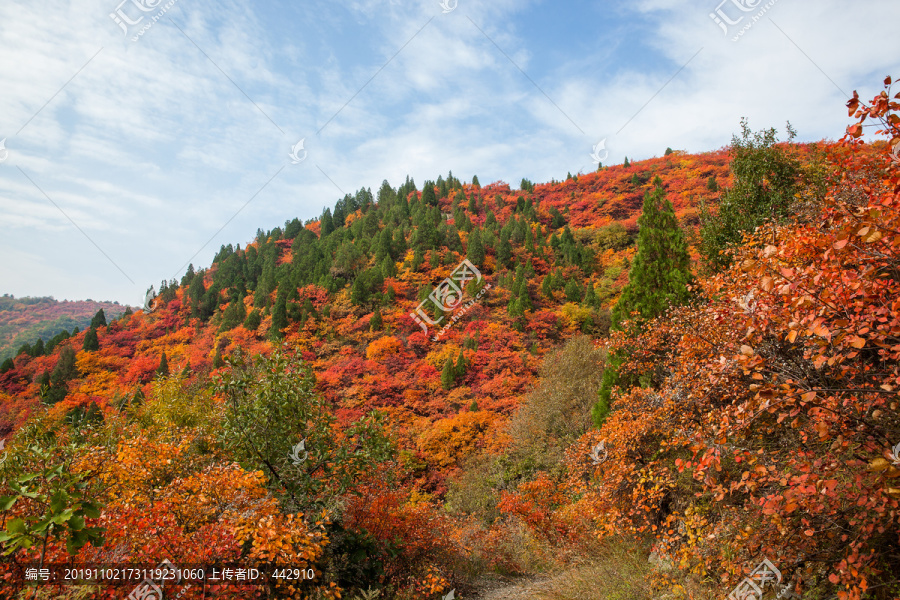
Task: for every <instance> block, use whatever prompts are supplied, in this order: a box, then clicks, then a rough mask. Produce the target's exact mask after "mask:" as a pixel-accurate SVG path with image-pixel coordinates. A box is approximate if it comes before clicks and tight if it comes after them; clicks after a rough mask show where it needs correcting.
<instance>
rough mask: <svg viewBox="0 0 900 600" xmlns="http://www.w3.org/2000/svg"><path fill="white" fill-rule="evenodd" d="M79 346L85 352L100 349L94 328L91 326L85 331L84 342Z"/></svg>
mask: <svg viewBox="0 0 900 600" xmlns="http://www.w3.org/2000/svg"><path fill="white" fill-rule="evenodd" d="M81 347H82V349H83V350H85V351H87V352H93V351H94V350H99V349H100V340H99V339H98V338H97V330H96V329H94V328H93V327H91V328H90V329H88V330H87V333H85V334H84V343H83V344H82V346H81Z"/></svg>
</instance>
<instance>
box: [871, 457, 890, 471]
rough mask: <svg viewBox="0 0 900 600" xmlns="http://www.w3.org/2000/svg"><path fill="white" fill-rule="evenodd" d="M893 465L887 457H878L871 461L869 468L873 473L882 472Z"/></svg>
mask: <svg viewBox="0 0 900 600" xmlns="http://www.w3.org/2000/svg"><path fill="white" fill-rule="evenodd" d="M890 466H891V463H889V462H888V461H887V459H885V458H881V457H878V458H876V459H874V460H873V461H871V462H870V463H869V466H868V467H867V469H868V470H869V471H871V472H872V473H880V472H881V471H884V470H886V469H887V468H888V467H890Z"/></svg>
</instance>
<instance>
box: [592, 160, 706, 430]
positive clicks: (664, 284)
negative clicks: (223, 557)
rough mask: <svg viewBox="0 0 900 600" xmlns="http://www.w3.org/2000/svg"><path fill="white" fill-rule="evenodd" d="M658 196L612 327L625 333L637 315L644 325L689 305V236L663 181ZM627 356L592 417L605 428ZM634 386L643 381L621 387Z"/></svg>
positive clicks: (614, 363)
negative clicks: (624, 323)
mask: <svg viewBox="0 0 900 600" xmlns="http://www.w3.org/2000/svg"><path fill="white" fill-rule="evenodd" d="M653 184H654V189H653V192H652V193H649V192H647V193H645V194H644V210H643V213H642V214H641V216H640V218H639V219H638V226H639V227H640V230H639V232H638V241H637V253H636V254H635V257H634V261H633V262H632V265H631V270H630V271H629V273H628V285H626V286H625V289H624V290H622V295H621V296H620V297H619V301H618V302H617V303H616V306H615V308H614V309H613V313H612V327H613V328H616V329H618V328H620V327H621V325H622V321H623V320H625V319H628V318H630V313H632V312H637V313H639V314H638V318H637V321H638V323H639V324H640V323H642V322H646V321H649V320H650V319H653V318H654V317H656V316H658V315H660V314H662V313H663V312H664V311H665V310H666V309H667V308H668V307H669V306H671V305H675V304H680V303H682V302H685V301H686V300H687V298H688V291H687V284H688V281H689V280H690V259H689V257H688V253H687V246H686V245H685V242H684V234H683V233H682V231H681V229H680V228H679V226H678V221H677V220H676V218H675V210H674V209H673V208H672V203H671V202H669V201H668V199H667V198H666V195H665V191H664V190H663V187H662V180H661V179H660V178H659V177H657V178H656V179H655V180H654V181H653ZM626 358H627V357H626V356H625V355H623V354H622V353H619V352H616V353H614V354H613V355H611V356H610V358H609V364H608V365H607V367H606V370H605V371H604V372H603V379H602V381H601V382H600V390H599V392H598V396H599V397H598V401H597V403H596V404H595V405H594V407H593V409H592V411H591V415H592V417H593V420H594V423H595V424H596V425H597V426H598V427H599V426H600V425H602V424H603V421H604V420H605V419H606V416H607V415H608V414H609V409H610V406H611V405H612V390H613V388H614V387H616V386H617V385H619V384H620V381H619V369H620V367H621V366H622V364H623V363H624V362H625V360H626ZM621 383H622V384H623V385H634V384H637V383H638V380H637V379H634V380H629V381H627V382H621Z"/></svg>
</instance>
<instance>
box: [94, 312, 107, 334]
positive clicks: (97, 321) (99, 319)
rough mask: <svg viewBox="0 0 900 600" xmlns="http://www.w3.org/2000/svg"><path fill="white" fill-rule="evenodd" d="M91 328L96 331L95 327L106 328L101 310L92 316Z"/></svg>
mask: <svg viewBox="0 0 900 600" xmlns="http://www.w3.org/2000/svg"><path fill="white" fill-rule="evenodd" d="M91 327H93V328H94V329H96V328H97V327H106V315H105V314H104V313H103V309H102V308H101V309H100V310H98V311H97V314H95V315H94V318H93V319H91Z"/></svg>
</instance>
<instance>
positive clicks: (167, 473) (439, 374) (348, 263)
mask: <svg viewBox="0 0 900 600" xmlns="http://www.w3.org/2000/svg"><path fill="white" fill-rule="evenodd" d="M886 88H887V90H888V91H889V89H890V81H888V82H886ZM898 96H900V95H898ZM885 97H887V96H885ZM895 104H896V103H895ZM873 105H875V106H876V107H879V108H877V109H871V110H870V109H869V107H868V106H866V105H856V106H851V109H852V110H854V111H855V110H857V109H860V110H866V111H869V112H867V113H866V115H867V116H869V117H872V118H873V119H874V118H882V117H883V118H884V119H885V121H884V122H886V123H887V125H885V127H887V128H888V129H889V130H890V135H891V136H893V138H895V139H900V125H898V124H900V118H896V117H895V116H894V115H893V114H891V113H892V112H893V111H896V110H900V105H897V106H892V107H889V106H888V105H887V104H885V103H879V102H878V99H877V98H876V101H875V102H873ZM878 111H880V112H878ZM855 116H856V118H857V119H859V118H860V116H861V113H856V114H855ZM848 131H849V133H848V136H847V138H846V139H845V140H844V141H842V142H841V143H826V142H822V143H820V144H808V145H799V144H792V143H779V142H777V140H775V137H774V131H772V130H768V131H764V132H758V133H755V134H754V133H752V132H749V131H748V130H746V129H745V131H744V134H743V138H738V137H735V139H734V140H733V143H732V145H731V146H730V147H729V148H728V149H723V150H719V151H715V152H710V153H705V154H686V153H682V152H672V153H669V154H667V155H665V156H663V157H660V158H654V159H650V160H645V161H636V162H632V163H629V164H626V165H616V166H604V167H601V168H600V169H598V171H596V172H593V173H588V174H584V175H579V176H578V177H577V178H576V177H569V178H567V179H566V180H565V181H560V182H557V181H553V182H550V183H543V184H540V183H539V184H533V183H531V182H529V181H527V180H523V181H522V182H521V183H520V185H519V186H518V189H513V188H511V186H509V185H508V184H506V183H503V182H495V183H491V184H488V185H483V186H482V185H481V184H480V183H479V182H478V179H477V177H473V179H472V181H471V182H463V181H461V180H460V179H458V178H456V177H455V176H454V175H453V174H452V173H448V175H447V176H446V178H445V177H444V176H440V177H438V178H437V180H435V181H426V182H423V183H422V185H421V189H419V186H417V185H416V184H415V182H413V181H412V180H410V179H409V178H407V180H406V181H405V182H404V183H403V184H401V185H400V186H399V187H397V188H395V187H392V185H391V184H389V183H388V182H387V181H385V182H384V183H383V184H382V185H381V186H380V187H379V188H378V190H377V191H376V192H375V193H373V192H372V191H371V190H369V189H362V190H360V191H358V192H357V193H356V194H354V195H347V196H345V197H344V198H342V199H341V200H339V201H338V202H337V203H336V204H335V205H334V207H333V208H329V209H326V210H325V211H324V213H323V214H322V215H321V216H320V218H318V219H316V220H312V221H308V222H306V223H304V222H301V221H300V220H299V219H294V220H292V221H289V222H286V223H285V224H284V226H283V227H276V228H274V229H272V230H268V231H265V230H260V231H259V233H258V235H257V237H256V238H255V239H254V240H252V241H250V242H249V243H246V244H245V245H244V246H243V247H242V246H241V245H236V246H233V245H231V244H228V245H225V246H223V247H222V248H221V249H220V251H219V252H218V254H217V255H216V257H215V259H214V261H213V263H212V264H211V265H210V266H209V267H208V268H199V269H195V268H194V266H193V265H192V266H191V267H189V268H188V271H187V273H186V274H185V276H184V277H183V278H182V279H181V281H174V280H173V281H170V282H163V285H161V287H160V290H159V296H158V297H157V298H156V300H155V302H154V303H153V306H152V310H149V311H139V312H137V313H135V314H126V315H123V316H122V317H120V318H118V319H115V320H112V319H110V320H109V321H108V323H107V324H97V326H95V327H94V326H92V327H89V328H88V329H87V330H84V331H80V332H78V333H76V334H75V335H72V336H70V337H68V338H67V339H64V340H60V341H59V343H58V344H56V346H55V347H54V348H53V350H52V352H50V353H44V354H40V355H35V356H32V355H30V354H28V353H23V354H20V355H19V356H17V357H15V359H14V361H12V364H11V365H8V367H7V368H5V369H4V370H3V372H2V373H0V433H2V434H3V436H4V437H5V438H6V440H8V452H9V454H8V456H7V457H6V458H5V459H4V460H3V462H2V463H0V474H2V480H3V482H4V484H3V485H4V489H3V490H2V492H0V493H2V494H3V495H2V496H0V511H2V513H3V526H4V528H5V531H4V532H2V533H0V543H3V544H4V547H5V548H7V550H8V554H7V556H6V557H5V558H3V559H0V578H3V579H4V580H5V581H6V582H8V583H9V585H8V586H7V587H6V590H9V591H4V592H2V593H6V594H8V595H9V596H10V597H25V595H26V594H28V593H29V592H30V590H28V589H27V586H26V584H25V583H24V580H23V578H22V574H23V572H24V569H25V567H26V566H27V565H31V564H41V565H45V564H50V565H59V564H61V563H64V562H65V561H66V560H72V561H74V562H75V563H76V564H82V565H83V564H91V563H93V564H98V563H99V564H107V565H124V564H143V565H145V566H147V567H153V566H155V565H158V564H160V563H162V561H164V560H168V561H170V562H171V563H173V564H175V565H178V566H179V567H182V566H184V567H187V566H194V567H197V566H201V565H206V566H209V565H214V564H215V565H220V566H221V565H230V566H231V567H237V566H243V567H246V566H250V565H254V566H257V567H259V568H261V569H263V570H267V569H268V572H270V573H272V572H274V573H276V574H277V572H278V571H277V570H276V569H277V568H279V567H281V568H284V567H286V566H290V567H292V568H294V569H297V570H298V572H300V573H302V576H299V577H295V578H293V579H291V578H287V577H284V576H282V577H278V576H277V575H276V576H272V577H270V578H269V579H268V581H266V582H265V584H263V585H250V584H245V583H234V582H232V583H230V584H224V583H222V582H217V583H210V582H209V581H203V585H202V586H200V585H194V583H193V581H194V580H191V581H192V582H190V583H187V584H186V585H180V584H179V587H177V588H175V589H177V590H179V592H178V595H179V597H182V598H201V597H204V598H205V597H211V596H217V597H229V598H230V597H293V598H341V597H354V598H356V597H358V598H375V597H382V598H401V599H410V600H411V599H414V598H415V599H429V600H435V599H436V598H447V597H454V594H458V595H459V597H463V598H470V597H473V596H474V595H475V594H477V593H479V592H478V590H479V581H481V580H482V576H483V575H484V574H486V573H501V574H507V575H508V574H517V575H535V574H545V575H546V574H552V575H555V576H554V577H550V578H548V579H547V580H546V581H544V582H543V583H540V584H539V585H538V584H535V585H534V586H533V587H530V588H529V589H533V590H543V591H535V593H540V594H546V596H542V597H547V598H550V597H553V598H597V599H600V598H607V597H613V595H615V597H635V598H653V597H661V596H665V597H670V598H673V597H677V598H689V597H691V598H712V597H721V595H723V593H727V592H728V591H730V590H732V589H735V586H741V585H743V586H746V585H747V584H746V581H750V582H751V583H753V584H754V585H756V584H757V583H758V584H759V585H760V586H764V587H765V586H766V585H768V584H771V585H772V586H773V587H774V586H775V584H776V583H777V584H781V586H782V587H781V592H780V593H782V594H787V593H789V592H790V593H795V592H796V593H798V594H802V595H803V597H810V598H826V597H832V596H837V597H839V598H841V599H842V600H843V599H848V600H849V599H854V600H855V599H861V598H863V597H870V598H876V599H878V600H882V599H885V600H886V599H887V598H891V597H893V595H894V594H895V592H896V590H897V580H896V577H895V575H894V573H896V572H897V569H898V568H900V556H898V555H897V552H896V547H897V545H896V544H897V540H898V535H900V520H898V519H900V517H898V515H900V490H898V489H897V488H895V487H892V484H891V482H892V480H894V478H896V477H898V476H900V469H898V466H900V459H898V458H897V456H896V455H897V453H898V448H900V446H894V444H897V442H898V441H900V420H898V418H897V403H896V401H895V400H896V392H895V390H897V389H900V371H898V367H897V365H898V362H897V359H898V354H900V341H898V339H897V336H898V332H900V325H898V316H897V315H900V301H898V300H897V297H898V291H900V290H898V285H900V277H898V276H897V275H896V274H897V272H898V270H897V266H898V265H900V257H898V256H897V251H898V248H900V233H898V232H900V176H898V172H897V166H895V165H893V163H892V161H891V158H890V154H889V152H888V151H887V150H888V149H887V146H886V144H884V142H881V143H876V144H864V143H861V142H859V141H855V140H856V138H858V137H859V135H854V132H855V131H856V130H855V129H853V128H852V127H851V129H850V130H848ZM892 447H893V448H892ZM648 557H649V562H648ZM763 561H765V562H763ZM763 567H765V569H764V570H763V575H762V576H760V569H761V568H763ZM754 569H755V571H754ZM751 571H753V574H751ZM776 571H777V573H778V575H777V581H776V578H775V575H774V573H775V572H776ZM282 575H283V573H282ZM745 577H755V580H754V579H746V578H745ZM181 583H183V582H181ZM92 584H93V585H94V588H92V589H89V590H88V591H89V592H90V591H92V592H95V593H96V596H97V597H121V596H124V594H122V593H121V592H122V590H123V589H124V590H130V589H131V586H130V585H129V586H128V587H116V586H114V585H112V584H109V583H108V582H103V581H96V580H93V581H92ZM48 587H49V588H50V589H51V590H52V592H51V593H56V592H59V594H61V596H57V597H63V596H65V597H68V596H66V594H69V595H72V596H73V597H74V592H70V591H68V592H67V591H65V589H64V588H63V586H56V585H55V584H53V585H51V584H48ZM168 589H169V590H170V591H172V592H173V593H174V591H175V589H172V588H168ZM451 590H453V591H451ZM766 591H769V588H766ZM772 591H773V592H774V590H772ZM342 595H343V596H342ZM502 596H503V594H502V593H501V594H499V596H497V597H502ZM782 597H783V596H782Z"/></svg>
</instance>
